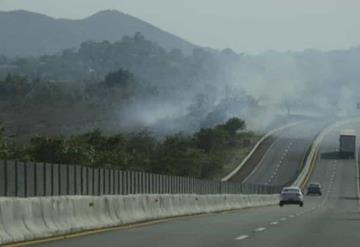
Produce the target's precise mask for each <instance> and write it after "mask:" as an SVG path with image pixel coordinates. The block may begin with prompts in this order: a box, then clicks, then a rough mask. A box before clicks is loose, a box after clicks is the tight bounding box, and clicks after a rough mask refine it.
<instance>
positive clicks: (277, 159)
mask: <svg viewBox="0 0 360 247" xmlns="http://www.w3.org/2000/svg"><path fill="white" fill-rule="evenodd" d="M327 124H328V123H327V122H324V121H307V122H304V123H302V124H299V125H295V126H293V127H291V128H287V129H285V130H283V131H281V132H280V133H278V135H277V136H275V138H276V139H275V141H274V142H273V143H272V145H271V146H270V147H269V149H268V150H267V152H266V153H265V155H264V156H263V158H262V159H261V161H260V162H259V164H258V165H257V166H256V167H255V169H254V170H253V171H252V173H250V175H249V176H248V177H246V178H245V179H244V180H243V181H241V182H243V183H249V184H266V185H280V186H284V185H287V184H291V183H292V182H293V181H294V180H295V179H296V177H297V176H298V174H299V173H300V171H301V169H302V165H303V160H304V158H305V156H306V154H307V151H308V149H309V147H310V146H311V144H312V142H313V140H314V139H315V137H316V135H317V134H318V133H319V132H320V131H321V130H322V129H323V128H324V127H325V126H326V125H327ZM233 182H236V181H233Z"/></svg>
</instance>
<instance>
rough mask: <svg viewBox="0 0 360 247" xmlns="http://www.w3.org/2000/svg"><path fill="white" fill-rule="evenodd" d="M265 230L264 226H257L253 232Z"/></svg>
mask: <svg viewBox="0 0 360 247" xmlns="http://www.w3.org/2000/svg"><path fill="white" fill-rule="evenodd" d="M265 230H266V228H265V227H259V228H256V229H255V232H262V231H265Z"/></svg>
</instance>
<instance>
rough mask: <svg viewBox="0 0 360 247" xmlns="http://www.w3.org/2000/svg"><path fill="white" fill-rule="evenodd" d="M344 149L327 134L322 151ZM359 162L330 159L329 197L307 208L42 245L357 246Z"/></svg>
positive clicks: (325, 166)
mask: <svg viewBox="0 0 360 247" xmlns="http://www.w3.org/2000/svg"><path fill="white" fill-rule="evenodd" d="M337 148H338V130H336V131H333V132H331V133H330V134H329V135H327V136H326V137H325V139H324V141H323V143H322V144H321V147H320V152H321V153H333V152H336V151H337ZM357 174H358V170H357V165H356V162H355V161H354V160H336V159H331V158H324V159H321V160H319V161H318V162H317V165H316V168H315V170H314V173H313V175H312V176H311V178H310V181H314V182H315V181H316V182H320V183H321V184H322V186H323V192H324V194H323V196H321V197H315V196H310V197H308V196H307V197H305V206H304V207H303V208H301V207H298V206H284V207H283V208H280V207H278V206H272V207H263V208H252V209H245V210H239V211H234V212H229V213H218V214H209V215H201V216H194V217H184V218H180V219H179V218H178V219H173V220H170V221H168V222H165V223H160V224H153V225H147V226H144V227H136V228H131V229H122V230H116V231H111V232H106V233H102V234H97V235H90V236H85V237H81V238H74V239H68V240H64V241H58V242H52V243H47V244H41V245H39V246H49V247H57V246H68V247H72V246H84V247H85V246H86V247H91V246H121V247H127V246H159V247H165V246H171V247H177V246H179V247H180V246H181V247H183V246H189V247H192V246H194V247H195V246H204V247H205V246H206V247H215V246H216V247H222V246H226V247H232V246H249V247H251V246H257V247H260V246H261V247H263V246H274V247H275V246H276V247H278V246H284V247H289V246H304V247H305V246H306V247H308V246H326V247H328V246H357V245H358V244H359V243H360V213H359V203H358V188H357V179H358V176H357Z"/></svg>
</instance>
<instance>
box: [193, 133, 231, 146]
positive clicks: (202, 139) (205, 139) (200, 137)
mask: <svg viewBox="0 0 360 247" xmlns="http://www.w3.org/2000/svg"><path fill="white" fill-rule="evenodd" d="M228 138H229V134H228V133H227V132H226V131H225V130H224V129H222V128H213V129H211V128H207V129H201V130H200V131H199V132H197V133H196V134H195V143H196V146H197V147H198V148H201V149H203V150H204V151H205V152H211V151H214V150H215V149H219V148H221V147H222V146H223V145H224V144H225V143H226V141H227V140H228Z"/></svg>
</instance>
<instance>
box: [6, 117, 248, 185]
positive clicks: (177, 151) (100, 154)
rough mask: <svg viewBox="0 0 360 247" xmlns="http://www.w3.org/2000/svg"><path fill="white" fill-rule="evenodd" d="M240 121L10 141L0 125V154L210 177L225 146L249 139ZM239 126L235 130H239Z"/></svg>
mask: <svg viewBox="0 0 360 247" xmlns="http://www.w3.org/2000/svg"><path fill="white" fill-rule="evenodd" d="M244 128H245V123H244V122H243V121H242V120H240V119H238V118H232V119H230V120H228V121H227V122H226V123H225V124H223V125H218V126H216V127H214V128H207V129H201V130H200V131H199V132H197V133H196V134H194V135H193V136H189V135H185V134H181V133H180V134H175V135H171V136H167V137H166V138H165V139H163V140H158V139H156V138H154V137H153V136H152V135H151V134H150V133H148V132H145V131H143V132H139V133H134V134H124V133H122V134H116V135H105V134H103V133H102V132H101V131H100V130H94V131H92V132H89V133H85V134H81V135H75V136H71V137H69V138H65V137H63V136H52V137H50V136H34V137H33V138H31V140H30V142H29V143H28V144H26V145H19V144H15V143H13V142H11V141H9V139H6V138H5V136H4V128H3V127H2V128H0V159H17V160H24V161H37V162H48V163H65V164H81V165H89V166H113V167H118V168H121V169H127V170H129V169H132V170H142V171H147V172H156V173H162V174H171V175H178V176H193V177H198V178H213V177H214V176H216V175H217V174H218V173H221V171H222V169H223V166H224V165H225V162H226V154H227V151H228V150H229V149H234V148H236V149H240V148H242V147H243V143H247V145H251V144H250V143H249V139H251V138H254V136H253V134H252V133H251V132H245V131H244ZM239 131H240V132H239Z"/></svg>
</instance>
